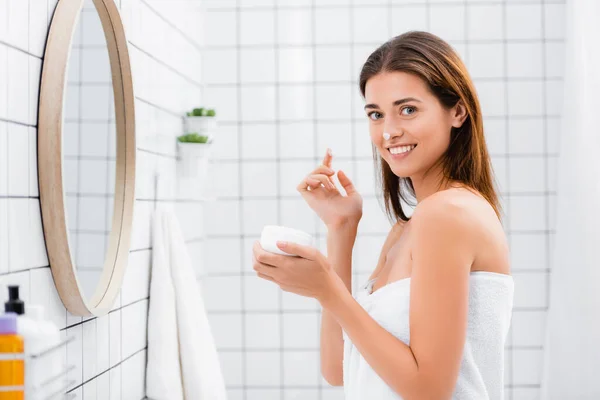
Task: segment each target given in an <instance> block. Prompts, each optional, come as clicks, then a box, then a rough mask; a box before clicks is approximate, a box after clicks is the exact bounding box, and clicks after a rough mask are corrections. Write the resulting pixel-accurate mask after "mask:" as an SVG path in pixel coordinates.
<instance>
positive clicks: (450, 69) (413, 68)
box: [360, 31, 501, 221]
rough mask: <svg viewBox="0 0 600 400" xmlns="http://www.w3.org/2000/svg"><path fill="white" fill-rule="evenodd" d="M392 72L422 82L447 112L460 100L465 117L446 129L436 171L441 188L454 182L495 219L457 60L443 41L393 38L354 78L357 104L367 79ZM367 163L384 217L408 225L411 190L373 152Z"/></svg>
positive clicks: (485, 158) (476, 112)
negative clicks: (481, 199) (445, 143)
mask: <svg viewBox="0 0 600 400" xmlns="http://www.w3.org/2000/svg"><path fill="white" fill-rule="evenodd" d="M395 71H399V72H405V73H410V74H413V75H415V76H417V77H419V78H421V79H423V81H425V82H426V83H427V85H428V87H429V90H430V91H431V92H432V93H433V94H434V95H435V97H436V98H437V99H438V100H439V101H440V103H441V104H442V105H443V106H444V107H445V108H447V109H450V108H452V107H454V106H455V105H456V104H457V102H458V101H459V100H462V102H463V104H464V106H465V108H466V111H467V117H466V119H465V121H464V123H463V124H462V126H461V127H460V128H454V127H453V128H452V130H451V132H450V145H449V146H448V149H447V150H446V152H445V153H444V155H443V156H442V157H441V158H440V160H438V164H439V165H441V166H442V174H443V176H442V182H444V181H449V180H452V181H457V182H460V183H462V184H463V185H465V186H466V187H468V188H471V189H474V190H476V191H478V192H479V193H480V194H481V195H482V196H483V197H484V198H485V199H486V200H487V201H488V202H489V203H490V205H491V206H492V207H493V208H494V211H495V212H496V215H497V216H498V218H499V219H501V206H500V202H499V200H498V195H497V193H496V189H495V185H494V179H493V174H492V166H491V160H490V157H489V154H488V150H487V146H486V142H485V138H484V135H483V120H482V116H481V107H480V105H479V99H478V98H477V93H476V91H475V86H474V85H473V82H472V81H471V78H470V76H469V73H468V72H467V69H466V67H465V65H464V64H463V62H462V61H461V59H460V57H459V56H458V54H457V53H456V52H455V51H454V49H452V47H451V46H450V45H449V44H448V43H446V42H445V41H444V40H442V39H440V38H439V37H437V36H435V35H433V34H431V33H428V32H421V31H411V32H406V33H404V34H402V35H399V36H396V37H394V38H392V39H390V40H389V41H387V42H386V43H384V44H383V45H381V46H380V47H379V48H378V49H377V50H375V51H374V52H373V53H372V54H371V55H370V56H369V57H368V58H367V61H366V62H365V64H364V65H363V67H362V70H361V72H360V91H361V93H362V96H363V98H364V97H365V87H366V85H367V81H368V80H369V79H370V78H372V77H373V76H375V75H377V74H379V73H381V72H395ZM373 159H374V161H375V167H376V170H377V175H378V180H379V179H380V181H379V184H380V185H381V186H382V190H383V198H384V201H385V209H386V213H387V215H388V217H389V218H390V219H396V220H397V221H398V220H402V221H408V220H409V219H410V218H409V217H407V216H406V214H405V212H404V209H403V208H402V202H404V203H406V204H408V205H414V199H415V190H414V187H413V184H412V181H411V179H410V178H398V177H397V176H396V175H395V174H394V172H393V171H392V170H391V168H390V166H389V165H388V163H387V162H385V161H384V160H383V158H381V157H380V156H378V154H377V149H376V148H375V146H373ZM436 165H437V164H436ZM442 182H441V183H442ZM441 183H440V184H441Z"/></svg>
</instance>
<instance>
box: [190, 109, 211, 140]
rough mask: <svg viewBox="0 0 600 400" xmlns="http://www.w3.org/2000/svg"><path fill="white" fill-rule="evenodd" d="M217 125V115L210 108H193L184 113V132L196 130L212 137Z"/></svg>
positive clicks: (200, 133)
mask: <svg viewBox="0 0 600 400" xmlns="http://www.w3.org/2000/svg"><path fill="white" fill-rule="evenodd" d="M216 127H217V117H216V113H215V110H214V109H212V108H204V107H200V108H194V109H193V110H192V111H190V112H187V113H186V118H185V132H186V133H190V132H196V133H198V134H199V135H202V136H207V137H209V138H212V137H213V136H214V134H215V130H216Z"/></svg>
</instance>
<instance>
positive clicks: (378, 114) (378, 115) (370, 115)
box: [369, 111, 381, 121]
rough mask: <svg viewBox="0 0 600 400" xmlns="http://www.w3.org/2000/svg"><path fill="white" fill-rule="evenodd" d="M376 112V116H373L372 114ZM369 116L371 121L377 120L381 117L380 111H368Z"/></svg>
mask: <svg viewBox="0 0 600 400" xmlns="http://www.w3.org/2000/svg"><path fill="white" fill-rule="evenodd" d="M375 114H377V117H376V118H374V117H373V115H375ZM369 118H370V119H372V120H373V121H377V120H378V119H379V118H381V113H378V112H377V111H373V112H371V113H369Z"/></svg>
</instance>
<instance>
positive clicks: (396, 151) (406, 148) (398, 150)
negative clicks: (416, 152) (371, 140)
mask: <svg viewBox="0 0 600 400" xmlns="http://www.w3.org/2000/svg"><path fill="white" fill-rule="evenodd" d="M416 146H417V145H411V146H399V147H392V148H390V153H392V154H401V153H406V152H408V151H411V150H412V149H414V148H415V147H416Z"/></svg>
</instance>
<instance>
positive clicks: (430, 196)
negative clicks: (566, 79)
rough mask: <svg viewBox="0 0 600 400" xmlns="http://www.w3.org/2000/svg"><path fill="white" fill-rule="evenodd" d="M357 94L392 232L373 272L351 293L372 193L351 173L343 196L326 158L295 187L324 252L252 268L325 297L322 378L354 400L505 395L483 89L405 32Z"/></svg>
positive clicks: (303, 252)
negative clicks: (321, 235) (365, 195)
mask: <svg viewBox="0 0 600 400" xmlns="http://www.w3.org/2000/svg"><path fill="white" fill-rule="evenodd" d="M360 89H361V91H362V94H363V96H364V97H365V102H366V105H365V111H366V112H367V117H368V118H369V131H370V137H371V142H372V144H373V150H374V158H375V161H376V163H378V164H379V165H380V168H381V170H382V172H381V175H382V180H383V184H382V190H383V194H384V198H385V200H386V209H387V211H388V215H389V216H390V217H391V219H392V221H393V223H394V224H393V227H392V229H391V231H390V233H389V236H388V238H387V240H386V242H385V243H384V245H383V248H382V249H381V254H380V257H379V262H378V264H377V266H376V267H375V270H374V271H373V273H372V275H371V277H370V278H369V280H368V281H367V282H366V283H364V284H362V285H360V286H359V288H358V290H357V291H356V293H354V294H353V293H352V292H351V289H350V288H351V277H352V250H353V246H354V241H355V239H356V233H357V229H358V224H359V221H360V220H361V217H362V197H361V196H360V194H359V193H358V192H357V190H356V188H355V187H354V185H353V184H352V182H351V181H350V179H349V178H348V176H347V175H346V174H344V173H342V172H341V171H338V173H337V176H338V179H339V182H340V184H341V186H342V187H343V189H344V190H345V192H346V196H343V195H342V194H341V193H340V192H339V191H338V189H337V187H336V186H334V185H333V184H332V178H333V176H334V175H335V174H336V172H335V171H333V170H332V168H331V160H332V154H331V153H330V152H328V153H327V154H326V155H325V157H324V159H323V162H322V164H321V165H320V166H318V167H317V168H316V169H314V170H313V171H312V172H311V173H310V174H308V175H307V176H306V177H305V178H304V179H302V181H301V182H300V184H299V185H298V187H297V189H298V191H299V192H300V193H301V195H302V197H303V198H304V199H305V200H306V202H307V203H308V205H309V206H310V207H311V209H312V210H313V211H315V213H316V214H317V215H318V216H319V218H320V219H321V220H322V221H323V222H324V223H325V225H326V226H327V257H325V256H324V255H323V254H321V253H320V252H319V251H318V250H317V249H315V248H313V247H310V246H299V245H296V244H293V243H288V244H286V245H285V247H281V246H280V247H279V248H280V249H281V250H283V249H284V248H285V251H286V252H287V253H290V254H295V255H298V256H299V257H284V256H279V255H272V254H268V253H267V252H266V251H265V249H262V248H261V246H260V245H259V244H256V246H255V248H254V260H253V265H254V269H255V270H256V271H257V273H258V276H259V277H261V278H264V279H267V280H270V281H272V282H275V283H276V284H278V285H279V286H280V287H281V289H283V290H285V291H290V292H293V293H296V294H299V295H302V296H309V297H313V298H315V299H317V300H318V301H319V303H320V304H321V306H322V307H323V313H322V322H321V349H320V350H321V371H322V374H323V377H324V378H325V379H326V380H327V381H328V382H329V383H330V384H332V385H343V386H344V391H345V399H346V400H363V399H367V398H369V399H371V398H373V399H378V400H392V399H393V400H397V399H449V398H452V399H454V400H475V399H477V400H483V399H501V398H502V397H503V388H504V382H503V376H504V343H505V340H506V336H507V334H508V329H509V326H510V320H511V312H512V305H513V293H514V282H513V279H512V276H511V275H510V274H509V272H510V268H509V255H508V244H507V240H506V236H505V234H504V230H503V227H502V224H501V221H500V206H499V202H498V197H497V194H496V191H495V185H494V183H493V178H492V169H491V163H490V159H489V156H488V152H487V148H486V144H485V140H484V136H483V124H482V119H481V110H480V106H479V101H478V99H477V97H476V92H475V88H474V86H473V83H472V82H471V80H470V77H469V75H468V73H467V71H466V68H465V67H464V64H463V63H462V61H461V60H460V58H459V57H458V55H457V54H456V53H455V52H454V50H453V49H452V48H451V47H450V46H449V45H448V43H446V42H444V41H443V40H442V39H440V38H438V37H437V36H435V35H432V34H429V33H426V32H409V33H406V34H403V35H400V36H398V37H395V38H393V39H391V40H390V41H388V42H386V43H385V44H383V45H382V46H381V47H379V48H378V49H376V50H375V51H374V52H373V53H372V54H371V55H370V56H369V57H368V59H367V61H366V63H365V65H364V67H363V69H362V72H361V74H360ZM309 189H310V190H309ZM409 197H412V198H413V199H414V200H415V201H416V202H417V203H418V204H417V205H416V207H415V209H414V212H413V213H412V215H411V216H410V217H408V216H407V215H406V214H405V212H404V209H403V208H402V200H404V201H406V199H408V198H409Z"/></svg>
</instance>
